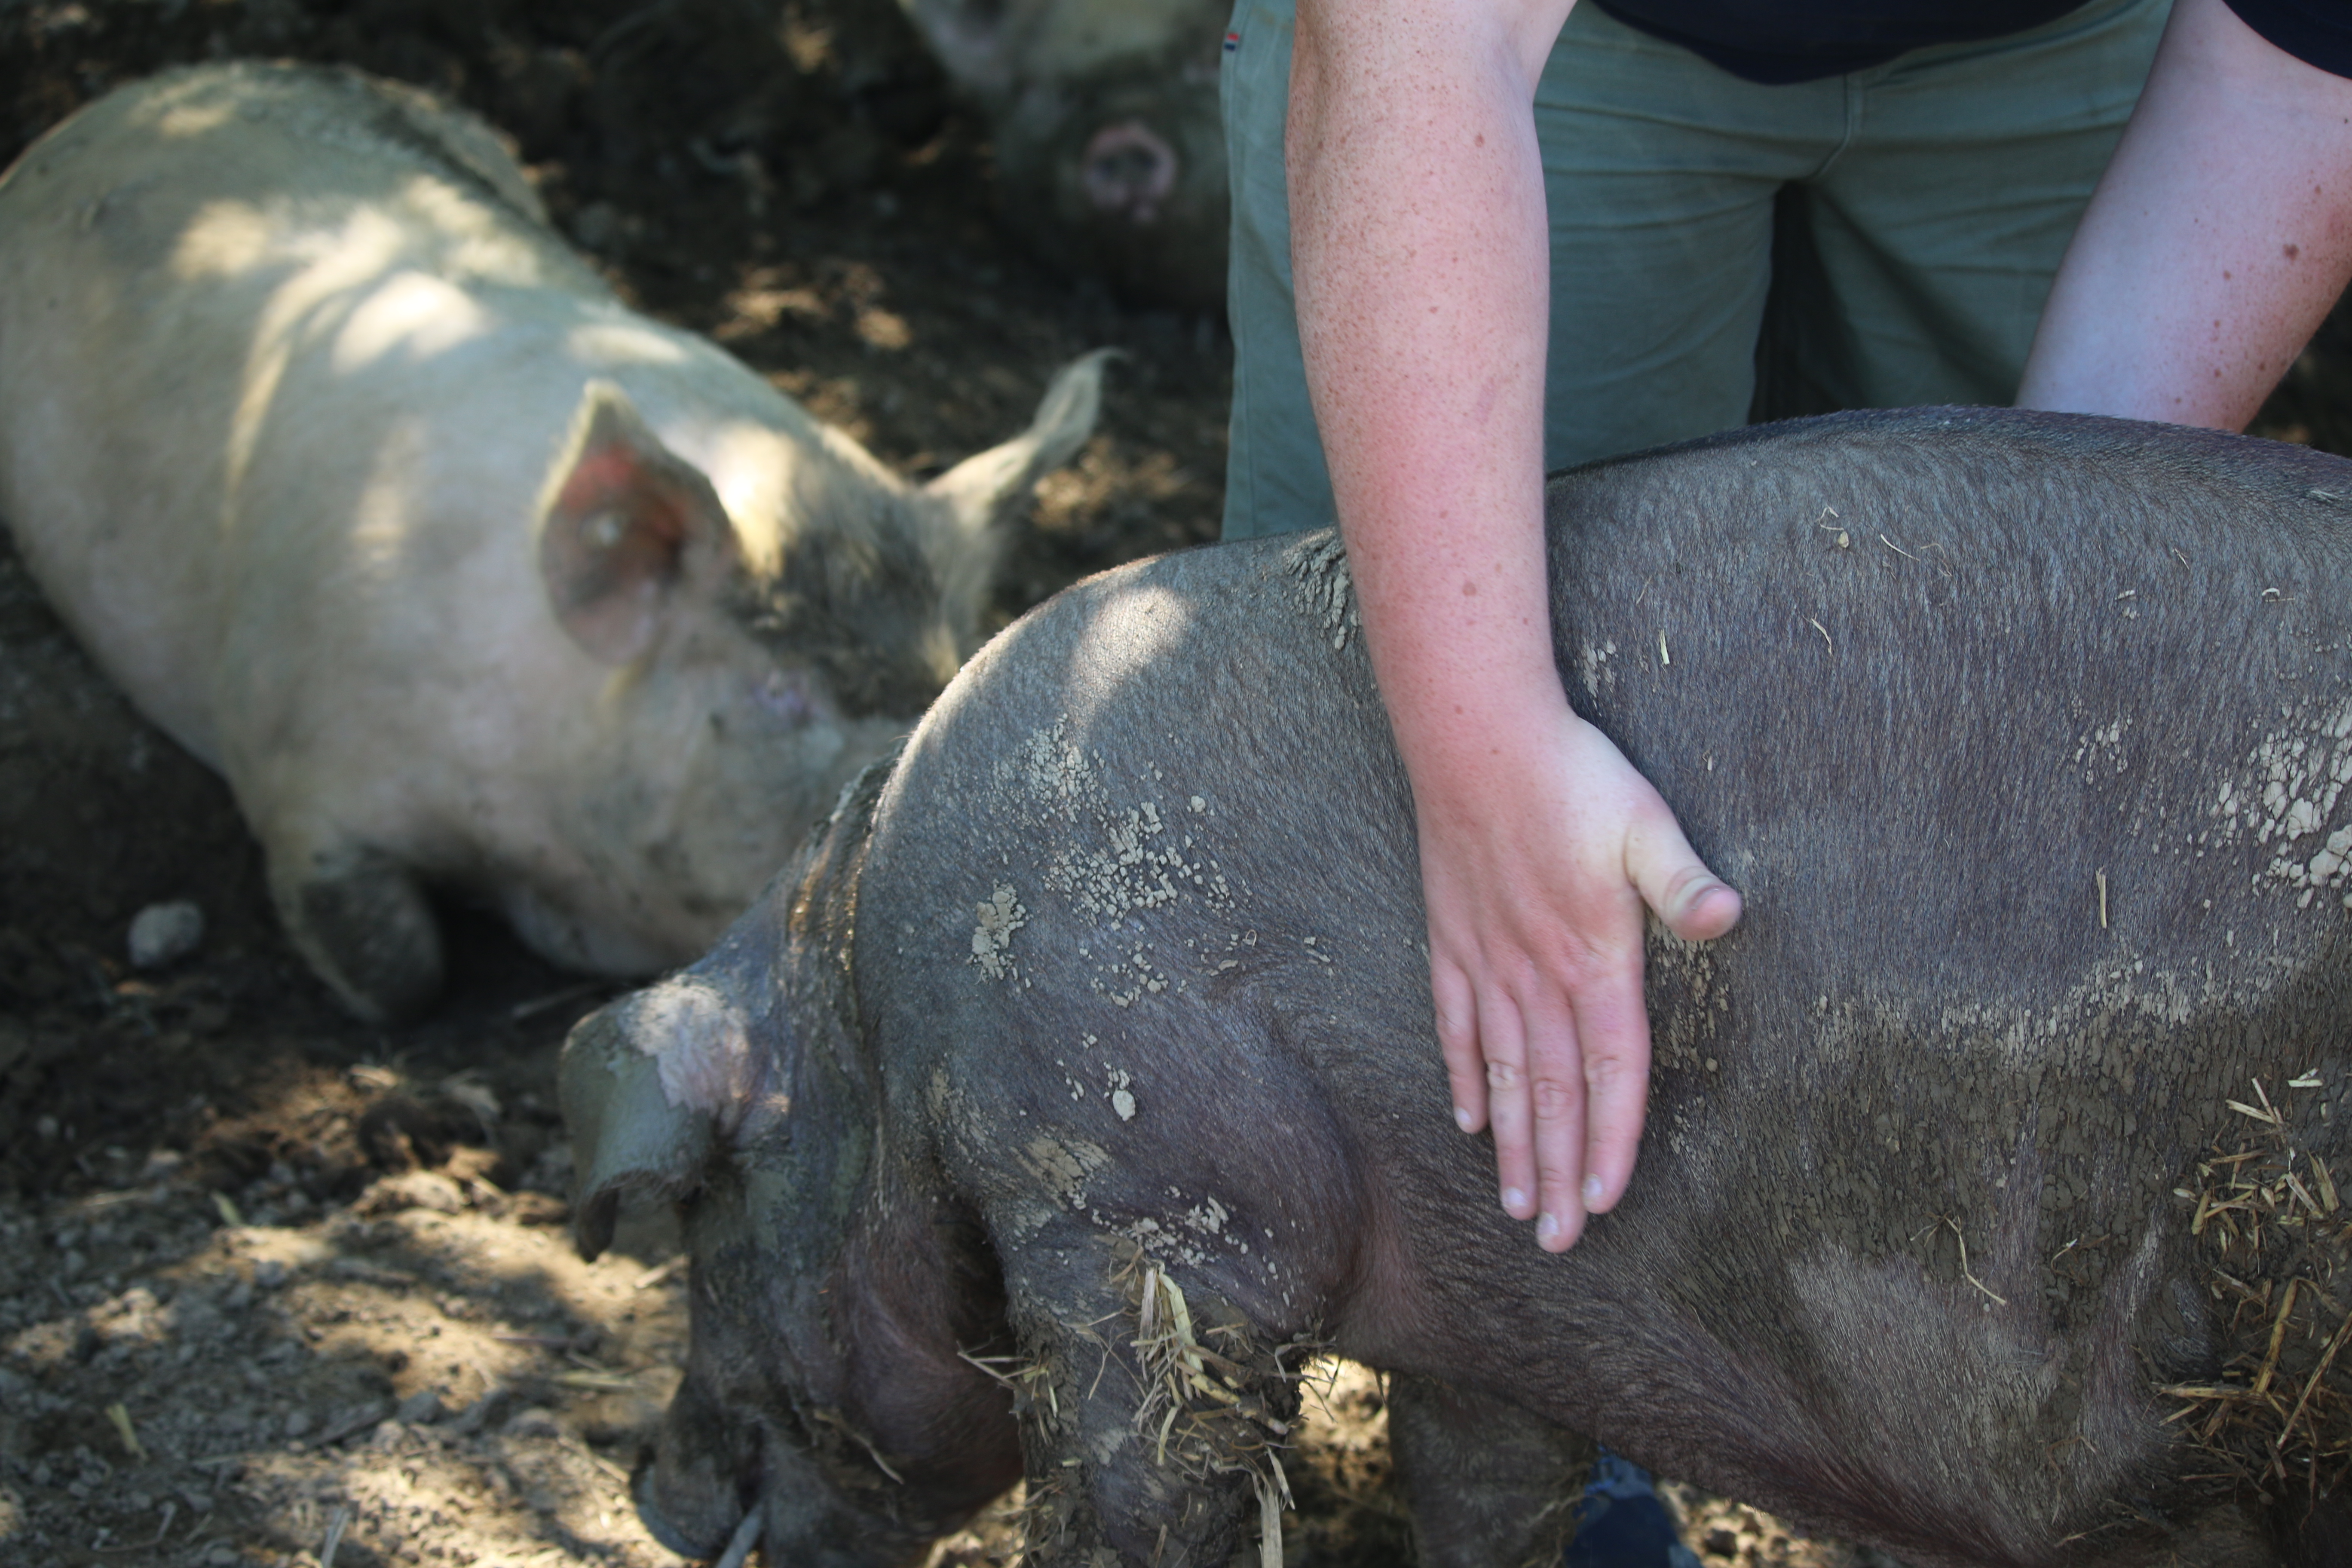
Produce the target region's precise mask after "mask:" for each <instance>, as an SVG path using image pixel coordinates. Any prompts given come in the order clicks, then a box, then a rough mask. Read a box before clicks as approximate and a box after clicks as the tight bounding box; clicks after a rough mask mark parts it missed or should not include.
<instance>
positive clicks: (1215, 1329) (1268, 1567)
mask: <svg viewBox="0 0 2352 1568" xmlns="http://www.w3.org/2000/svg"><path fill="white" fill-rule="evenodd" d="M1116 1282H1117V1283H1118V1284H1120V1285H1122V1286H1124V1287H1125V1289H1126V1291H1127V1296H1128V1300H1129V1302H1130V1303H1131V1304H1132V1305H1133V1306H1134V1308H1135V1312H1136V1330H1135V1359H1136V1365H1137V1368H1138V1370H1139V1372H1140V1373H1141V1374H1142V1377H1143V1398H1142V1401H1141V1402H1140V1403H1139V1405H1137V1406H1136V1411H1135V1429H1136V1431H1137V1432H1138V1433H1139V1434H1140V1435H1142V1436H1143V1437H1144V1438H1145V1440H1146V1441H1147V1442H1149V1443H1150V1445H1151V1453H1152V1462H1153V1463H1154V1464H1156V1465H1158V1466H1160V1468H1163V1469H1164V1468H1171V1466H1172V1468H1175V1469H1176V1471H1177V1472H1178V1473H1179V1474H1181V1475H1183V1476H1185V1477H1186V1478H1187V1479H1192V1480H1194V1481H1205V1480H1207V1479H1210V1478H1212V1477H1213V1476H1218V1475H1231V1474H1233V1473H1234V1472H1235V1471H1239V1472H1241V1473H1243V1474H1244V1475H1246V1476H1247V1477H1248V1478H1249V1482H1250V1488H1251V1490H1252V1491H1253V1492H1254V1493H1255V1496H1256V1498H1257V1507H1258V1552H1259V1561H1260V1563H1262V1564H1263V1565H1264V1568H1282V1514H1283V1510H1285V1509H1286V1508H1289V1507H1290V1506H1291V1498H1290V1482H1289V1479H1287V1478H1286V1476H1284V1474H1283V1473H1282V1459H1281V1457H1280V1454H1279V1452H1278V1450H1279V1449H1280V1448H1281V1447H1284V1446H1286V1439H1287V1438H1288V1437H1289V1436H1290V1432H1291V1420H1290V1415H1293V1414H1295V1413H1296V1410H1297V1394H1296V1392H1295V1385H1296V1384H1297V1382H1298V1381H1299V1374H1298V1373H1295V1372H1292V1371H1290V1370H1288V1369H1287V1368H1286V1367H1285V1366H1284V1365H1283V1362H1282V1358H1283V1356H1284V1355H1285V1354H1286V1353H1290V1354H1295V1355H1296V1356H1297V1359H1298V1360H1299V1361H1301V1362H1304V1361H1306V1360H1307V1359H1308V1358H1309V1357H1311V1356H1312V1355H1313V1354H1314V1353H1315V1351H1316V1350H1317V1349H1318V1348H1319V1347H1317V1346H1313V1345H1308V1344H1304V1343H1301V1344H1298V1345H1276V1346H1274V1347H1271V1348H1265V1347H1263V1346H1260V1345H1258V1344H1257V1343H1256V1342H1255V1341H1254V1339H1253V1338H1252V1336H1251V1333H1250V1329H1249V1325H1248V1324H1247V1323H1246V1322H1245V1321H1242V1320H1241V1319H1240V1318H1239V1317H1238V1316H1237V1315H1236V1316H1235V1317H1234V1319H1233V1321H1229V1322H1222V1323H1215V1324H1209V1325H1205V1326H1203V1325H1200V1324H1196V1322H1195V1321H1194V1318H1193V1314H1192V1304H1191V1303H1190V1302H1189V1301H1187V1300H1185V1297H1184V1291H1183V1289H1182V1287H1181V1286H1179V1285H1178V1284H1177V1283H1176V1281H1175V1280H1173V1279H1170V1278H1169V1276H1168V1271H1167V1270H1166V1269H1165V1268H1162V1267H1161V1266H1160V1264H1159V1263H1157V1262H1156V1261H1154V1260H1153V1259H1152V1258H1149V1257H1147V1256H1146V1255H1145V1254H1144V1253H1143V1252H1142V1251H1141V1250H1140V1249H1138V1250H1135V1251H1133V1252H1130V1253H1128V1255H1127V1256H1126V1257H1125V1258H1124V1259H1123V1260H1122V1268H1121V1269H1120V1272H1119V1274H1118V1276H1117V1277H1116ZM1207 1340H1214V1341H1216V1342H1218V1346H1219V1347H1221V1348H1213V1347H1212V1346H1211V1345H1209V1344H1207V1343H1205V1342H1204V1341H1207ZM1286 1413H1288V1414H1286Z"/></svg>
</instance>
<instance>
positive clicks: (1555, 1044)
mask: <svg viewBox="0 0 2352 1568" xmlns="http://www.w3.org/2000/svg"><path fill="white" fill-rule="evenodd" d="M1522 1006H1523V1008H1524V1009H1525V1011H1524V1012H1523V1015H1522V1016H1523V1017H1525V1019H1526V1023H1527V1029H1528V1101H1529V1104H1530V1105H1531V1107H1532V1108H1533V1110H1534V1122H1535V1126H1534V1141H1535V1166H1536V1188H1537V1206H1536V1242H1537V1245H1538V1246H1540V1247H1543V1248H1544V1250H1546V1251H1547V1252H1561V1251H1565V1250H1566V1249H1567V1248H1568V1247H1571V1246H1573V1245H1574V1244H1575V1241H1576V1238H1577V1237H1578V1236H1579V1235H1580V1233H1581V1232H1582V1231H1583V1229H1584V1203H1583V1199H1582V1198H1581V1196H1580V1193H1581V1192H1582V1189H1583V1176H1584V1160H1585V1153H1584V1136H1585V1134H1584V1127H1585V1106H1584V1102H1585V1089H1584V1083H1585V1079H1584V1068H1583V1066H1582V1063H1581V1062H1580V1059H1579V1052H1580V1046H1581V1041H1580V1039H1579V1038H1578V1031H1577V1026H1576V1016H1575V1014H1574V1013H1573V1012H1572V1011H1571V1010H1570V1007H1569V1005H1568V1001H1567V998H1566V997H1564V996H1563V997H1560V998H1559V999H1558V1000H1557V1002H1556V1004H1555V1005H1549V1006H1546V1005H1542V1004H1541V1003H1539V1002H1536V1001H1534V1000H1533V999H1530V1001H1529V1002H1528V1003H1525V1004H1522Z"/></svg>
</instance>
